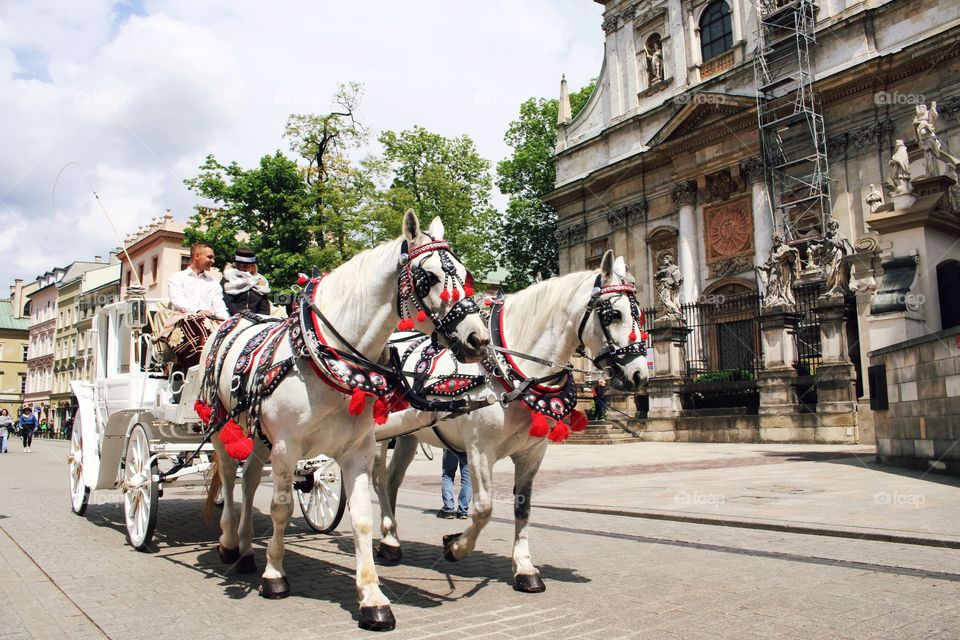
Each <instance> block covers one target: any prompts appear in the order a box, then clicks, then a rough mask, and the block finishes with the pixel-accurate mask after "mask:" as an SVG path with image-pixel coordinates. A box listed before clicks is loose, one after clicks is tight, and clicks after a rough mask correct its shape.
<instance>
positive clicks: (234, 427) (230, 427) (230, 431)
mask: <svg viewBox="0 0 960 640" xmlns="http://www.w3.org/2000/svg"><path fill="white" fill-rule="evenodd" d="M217 435H219V436H220V442H222V443H223V444H225V445H231V444H233V443H234V442H236V441H237V440H240V439H241V438H243V431H241V430H240V425H238V424H237V423H236V422H234V421H233V420H227V424H225V425H223V427H222V428H221V429H220V432H219V433H218V434H217Z"/></svg>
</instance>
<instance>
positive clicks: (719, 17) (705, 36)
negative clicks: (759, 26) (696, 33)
mask: <svg viewBox="0 0 960 640" xmlns="http://www.w3.org/2000/svg"><path fill="white" fill-rule="evenodd" d="M731 47H733V25H732V24H731V22H730V7H729V6H728V5H727V3H726V2H724V0H716V2H712V3H710V5H709V6H707V8H706V9H704V10H703V15H701V16H700V52H701V54H702V57H703V60H705V61H706V60H709V59H710V58H714V57H716V56H718V55H720V54H721V53H723V52H725V51H729V50H730V48H731Z"/></svg>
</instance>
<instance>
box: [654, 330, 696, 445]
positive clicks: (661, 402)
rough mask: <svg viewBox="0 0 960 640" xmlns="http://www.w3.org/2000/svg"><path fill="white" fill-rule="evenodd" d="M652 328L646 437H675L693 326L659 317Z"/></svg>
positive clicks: (671, 438) (664, 438) (661, 439)
mask: <svg viewBox="0 0 960 640" xmlns="http://www.w3.org/2000/svg"><path fill="white" fill-rule="evenodd" d="M653 324H654V326H653V330H652V331H651V332H650V335H651V337H652V338H653V364H654V373H653V376H652V377H651V378H650V381H649V382H648V383H647V396H648V397H649V399H650V410H649V413H648V414H647V425H646V429H644V433H643V436H644V439H645V440H659V441H671V442H672V441H674V440H676V437H677V432H676V431H677V418H679V416H680V411H681V410H682V407H681V406H680V385H681V384H683V352H682V349H681V348H682V347H683V345H684V343H685V342H686V340H687V334H688V333H690V330H689V329H687V328H686V326H684V323H683V322H682V321H680V320H676V319H673V318H658V319H657V320H656V322H654V323H653Z"/></svg>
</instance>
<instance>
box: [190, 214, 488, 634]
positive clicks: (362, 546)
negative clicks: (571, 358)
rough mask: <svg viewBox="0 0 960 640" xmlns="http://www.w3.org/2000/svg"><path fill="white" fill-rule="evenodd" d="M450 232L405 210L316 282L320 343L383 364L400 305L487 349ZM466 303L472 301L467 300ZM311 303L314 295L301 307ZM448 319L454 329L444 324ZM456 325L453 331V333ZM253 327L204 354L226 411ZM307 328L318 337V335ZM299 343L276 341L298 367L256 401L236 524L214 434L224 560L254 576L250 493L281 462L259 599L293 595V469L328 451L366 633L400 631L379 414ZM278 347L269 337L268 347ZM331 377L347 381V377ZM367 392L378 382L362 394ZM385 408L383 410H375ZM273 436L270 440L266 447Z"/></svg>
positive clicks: (463, 351) (232, 470)
mask: <svg viewBox="0 0 960 640" xmlns="http://www.w3.org/2000/svg"><path fill="white" fill-rule="evenodd" d="M442 237H443V224H442V222H441V221H440V220H439V218H435V219H434V220H433V223H432V224H431V225H430V230H429V233H423V232H421V228H420V223H419V221H418V220H417V216H416V215H415V214H414V213H413V211H408V212H407V214H406V215H405V217H404V220H403V236H402V237H401V238H399V239H397V240H394V241H392V242H388V243H385V244H383V245H380V246H378V247H376V248H374V249H370V250H368V251H364V252H363V253H360V254H359V255H357V256H356V257H354V258H353V259H351V260H350V261H348V262H346V263H345V264H343V265H341V266H340V267H338V268H337V269H335V270H334V271H333V272H332V273H330V274H329V275H327V276H325V277H323V278H322V279H321V280H320V281H319V282H318V283H317V282H316V281H312V282H311V283H310V284H309V285H308V287H307V290H306V291H307V292H312V293H313V295H312V302H313V307H312V308H311V311H309V313H310V316H309V317H310V318H312V321H313V322H314V323H315V324H316V326H317V327H318V330H317V334H318V337H319V338H320V339H321V340H324V339H325V340H326V342H327V343H328V344H329V345H331V346H333V347H335V348H336V349H337V350H338V351H339V353H340V354H343V355H349V354H350V353H351V352H353V353H356V352H359V353H360V354H364V356H365V358H366V360H368V361H371V362H376V361H377V359H378V357H379V356H380V354H381V353H382V351H383V349H384V348H385V347H386V344H387V340H388V338H389V337H390V334H391V333H392V332H393V331H394V329H395V327H396V326H397V311H398V309H399V310H400V312H401V313H402V314H403V315H402V316H401V325H403V326H405V327H407V326H410V325H411V324H412V318H406V317H405V316H407V315H409V314H410V312H411V311H412V313H416V311H417V309H422V310H424V311H425V312H426V314H429V315H426V314H419V318H418V322H419V323H420V324H419V326H420V327H421V328H422V329H423V330H426V331H431V330H433V329H434V328H437V329H442V331H440V333H442V334H445V338H443V341H444V342H445V343H447V344H451V343H458V344H457V348H458V353H460V355H461V357H463V358H464V359H471V358H473V359H476V358H479V357H480V356H481V355H482V354H483V353H485V351H486V346H487V343H488V334H487V329H486V327H485V326H484V324H483V322H482V320H481V319H480V316H479V314H478V313H476V310H477V308H476V305H475V304H474V305H473V308H472V310H470V311H469V312H466V313H464V312H463V310H464V309H463V306H462V304H461V303H458V302H455V301H454V300H452V299H451V298H456V299H460V298H461V296H460V292H459V290H462V289H463V288H466V287H464V283H466V282H468V281H469V280H468V274H467V272H466V269H465V268H464V266H463V265H462V264H460V263H459V262H458V261H456V260H455V259H454V258H453V257H452V256H451V255H450V253H449V250H448V249H447V248H446V244H445V243H443V242H439V241H440V240H441V239H442ZM414 281H416V284H417V289H416V291H412V290H411V287H410V286H406V285H408V284H413V283H414ZM451 284H452V287H453V288H457V289H458V291H457V293H456V294H455V295H453V296H451V295H450V291H452V290H453V289H451V288H450V287H451ZM464 293H466V292H464ZM414 296H415V297H414ZM463 298H464V299H466V296H464V297H463ZM309 303H310V300H306V301H305V302H303V301H302V302H301V304H307V305H309ZM471 304H472V302H471ZM409 307H416V308H413V309H410V308H409ZM452 311H454V312H458V313H451V312H452ZM321 314H322V315H321ZM427 317H430V318H431V320H432V323H431V322H427V321H426V320H427ZM445 320H449V321H450V322H449V323H446V322H444V321H445ZM327 322H328V323H329V324H326V323H327ZM454 322H455V326H449V325H450V324H454ZM245 324H246V325H248V326H244V323H241V325H240V326H239V327H238V328H237V329H236V331H239V332H241V334H240V335H239V337H238V338H237V339H236V340H235V341H233V342H228V341H226V340H224V341H223V342H222V343H221V344H220V347H219V349H218V350H217V351H216V352H214V353H213V354H212V356H211V357H212V358H213V360H208V355H210V354H209V353H208V352H209V351H210V350H213V349H214V348H215V346H214V345H215V344H216V340H215V339H214V337H213V336H211V339H210V340H208V342H207V344H206V346H205V348H204V353H203V355H202V359H201V363H207V364H208V365H209V363H210V362H215V364H216V369H214V370H215V371H219V372H223V373H222V375H219V379H217V380H215V384H216V396H217V399H218V400H219V401H220V402H221V403H222V405H223V407H224V409H225V410H228V411H229V410H230V409H231V408H233V407H234V406H235V402H236V399H235V398H234V397H233V395H232V392H231V389H232V388H235V386H236V384H237V383H236V381H235V375H232V374H233V372H234V371H235V369H234V367H235V364H236V362H237V360H238V358H239V357H241V353H242V352H243V351H244V348H243V347H244V345H245V344H246V343H247V342H249V341H250V339H251V338H252V337H253V336H255V335H256V334H257V333H259V332H260V331H262V330H263V329H264V327H265V326H267V325H263V324H250V323H249V322H246V321H245ZM284 324H285V325H288V328H287V329H282V330H285V331H288V332H289V333H290V335H295V332H297V331H298V330H299V329H300V328H301V324H300V323H299V322H298V321H296V319H294V318H291V319H288V321H287V322H285V323H284ZM273 326H275V327H278V326H282V325H279V324H274V325H273ZM305 333H309V330H306V331H305ZM231 335H232V334H231ZM291 342H292V341H291V340H288V339H283V340H281V341H279V342H278V343H277V350H276V353H275V355H274V359H273V362H281V361H284V360H285V359H286V360H287V361H289V362H290V363H291V367H292V368H291V369H290V370H289V371H288V372H287V373H286V375H285V376H284V377H282V378H279V383H278V384H277V386H276V387H275V389H274V390H273V391H272V393H269V395H266V396H265V397H263V398H262V401H261V403H260V404H259V405H258V411H257V415H258V418H259V423H260V428H261V433H262V438H260V437H254V450H253V455H251V456H250V457H249V458H248V459H247V461H246V462H245V464H244V473H243V479H242V485H243V500H242V505H241V514H240V519H239V522H238V520H237V517H236V514H235V513H234V507H233V485H234V480H235V478H236V472H237V461H236V460H234V459H232V458H231V457H230V456H228V455H227V454H226V447H225V446H224V444H223V443H222V442H221V439H220V437H214V438H212V442H213V444H214V447H215V449H216V451H217V456H216V457H217V459H218V461H219V462H218V466H219V468H218V477H219V482H211V486H210V489H209V492H208V500H207V502H208V507H209V508H210V509H212V503H213V499H214V498H215V497H216V496H217V495H218V493H219V490H220V486H219V485H220V484H221V483H222V486H223V488H224V491H223V497H224V504H223V514H222V516H221V518H220V524H221V528H222V534H221V536H220V544H219V552H220V557H221V559H222V560H223V561H224V562H228V563H236V567H237V569H238V570H239V571H241V572H249V573H252V572H254V571H256V564H255V562H254V558H253V551H252V549H251V537H252V524H253V495H254V492H255V491H256V488H257V485H258V484H259V482H260V477H261V472H262V469H263V465H264V462H265V460H266V459H267V458H269V460H270V463H271V464H272V467H273V501H272V503H271V506H270V516H271V518H272V520H273V536H272V537H271V539H270V542H269V544H268V546H267V565H266V569H265V570H264V572H263V576H262V581H261V586H260V593H261V595H263V596H264V597H268V598H279V597H284V596H286V595H287V594H288V593H289V591H290V585H289V583H288V582H287V579H286V577H285V575H286V574H285V571H284V569H283V552H284V544H283V533H284V529H285V528H286V526H287V521H288V520H289V519H290V516H291V514H292V511H293V505H294V498H293V477H294V470H295V467H296V465H297V461H298V460H301V459H308V458H313V457H315V456H318V455H320V454H325V455H327V456H330V457H332V458H334V459H336V461H337V462H338V463H339V464H340V468H341V470H342V474H343V482H344V489H345V493H346V496H347V500H348V505H349V508H350V518H351V521H352V526H353V535H354V542H355V545H356V557H357V573H356V585H357V592H358V595H359V600H360V626H361V627H362V628H367V629H377V630H388V629H392V628H394V626H395V624H396V623H395V620H394V617H393V614H392V612H391V610H390V603H389V601H388V599H387V598H386V596H384V594H383V593H382V592H381V590H380V587H379V580H378V578H377V571H376V568H375V566H374V560H373V550H372V529H373V512H372V506H371V496H370V493H369V482H370V474H371V468H372V466H373V460H374V455H375V440H374V431H373V428H374V416H373V414H372V412H371V408H370V407H371V405H374V403H373V402H367V403H365V404H366V408H365V409H363V408H361V407H362V405H363V404H364V397H365V395H366V394H365V393H363V392H362V390H356V391H354V395H353V397H351V396H350V395H345V393H350V390H351V389H350V387H349V386H347V387H346V388H342V387H343V386H344V385H343V384H340V386H341V390H339V391H338V390H336V389H335V388H334V386H333V385H331V384H330V378H329V377H328V378H327V380H326V382H325V381H324V380H322V379H321V375H320V371H321V370H322V367H320V368H318V367H317V365H316V361H317V359H316V358H311V357H310V356H309V355H308V354H307V350H309V349H310V344H311V339H310V337H309V336H308V337H307V340H306V347H307V349H306V350H304V349H301V353H299V354H298V353H294V352H293V351H292V348H291ZM269 343H270V340H269V339H267V340H266V341H265V342H264V343H263V344H264V345H269ZM265 350H266V347H264V348H263V349H262V350H261V351H259V352H252V351H251V349H249V348H248V349H247V350H246V351H247V353H246V357H248V358H252V360H253V366H254V367H256V366H257V362H258V358H264V357H266V356H265V355H264V351H265ZM354 350H355V352H354ZM314 352H316V349H314ZM334 360H336V359H334ZM321 364H322V362H321ZM333 365H334V366H333V367H332V370H334V371H338V370H339V364H338V362H336V361H334V362H333ZM355 374H356V371H352V372H349V373H348V375H347V376H346V380H347V381H348V382H349V381H350V380H351V379H352V378H353V376H354V375H355ZM374 376H375V373H370V375H369V376H368V380H369V381H374V380H376V381H379V379H377V378H375V377H374ZM334 382H338V383H342V382H343V380H342V379H341V380H334ZM369 388H372V387H364V389H369ZM358 396H359V397H358ZM371 399H372V397H371ZM358 400H359V402H358ZM348 405H349V407H348ZM377 408H378V407H374V409H375V410H376V409H377ZM248 420H249V413H246V412H245V413H241V414H240V415H238V416H237V417H236V418H235V421H236V422H237V423H240V424H246V423H247V422H248ZM264 439H266V440H267V441H269V443H270V445H271V446H270V448H269V449H268V448H267V445H266V444H265V443H264V441H263V440H264Z"/></svg>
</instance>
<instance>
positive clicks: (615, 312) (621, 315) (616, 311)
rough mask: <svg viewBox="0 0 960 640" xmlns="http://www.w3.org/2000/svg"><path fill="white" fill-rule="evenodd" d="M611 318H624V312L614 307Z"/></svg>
mask: <svg viewBox="0 0 960 640" xmlns="http://www.w3.org/2000/svg"><path fill="white" fill-rule="evenodd" d="M610 319H611V320H623V314H622V313H620V311H619V310H618V309H614V310H613V312H611V313H610Z"/></svg>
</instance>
